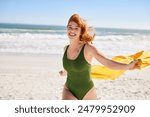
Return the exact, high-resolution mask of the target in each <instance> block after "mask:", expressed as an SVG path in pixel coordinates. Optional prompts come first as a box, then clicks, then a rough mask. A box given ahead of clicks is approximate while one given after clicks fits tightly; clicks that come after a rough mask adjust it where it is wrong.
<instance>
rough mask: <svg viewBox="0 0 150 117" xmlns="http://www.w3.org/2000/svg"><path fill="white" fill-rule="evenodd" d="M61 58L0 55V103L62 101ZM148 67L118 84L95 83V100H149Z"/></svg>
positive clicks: (64, 79) (97, 81)
mask: <svg viewBox="0 0 150 117" xmlns="http://www.w3.org/2000/svg"><path fill="white" fill-rule="evenodd" d="M61 59H62V55H30V54H28V55H22V54H1V55H0V99H1V100H5V99H6V100H21V99H23V100H28V99H29V100H35V99H38V100H61V96H62V89H63V85H64V83H65V81H66V77H61V76H60V75H59V71H60V70H62V61H61ZM149 73H150V67H147V68H144V69H142V70H133V71H127V72H125V74H123V75H122V76H121V77H119V78H118V79H117V80H114V81H113V80H95V79H93V81H94V84H95V87H96V91H97V99H98V100H100V99H101V100H105V99H112V100H117V99H121V100H125V99H131V100H132V99H144V100H145V99H146V100H147V99H150V77H149Z"/></svg>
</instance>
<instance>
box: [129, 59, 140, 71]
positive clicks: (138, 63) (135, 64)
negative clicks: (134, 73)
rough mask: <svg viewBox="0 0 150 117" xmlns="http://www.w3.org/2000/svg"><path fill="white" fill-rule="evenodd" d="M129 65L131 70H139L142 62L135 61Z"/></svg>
mask: <svg viewBox="0 0 150 117" xmlns="http://www.w3.org/2000/svg"><path fill="white" fill-rule="evenodd" d="M128 65H129V70H133V69H138V68H140V66H141V60H140V59H138V60H134V61H132V62H131V63H129V64H128Z"/></svg>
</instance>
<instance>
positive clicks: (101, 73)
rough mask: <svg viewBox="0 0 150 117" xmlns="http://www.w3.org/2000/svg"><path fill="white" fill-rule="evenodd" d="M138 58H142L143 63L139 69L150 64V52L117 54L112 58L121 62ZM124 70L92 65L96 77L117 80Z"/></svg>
mask: <svg viewBox="0 0 150 117" xmlns="http://www.w3.org/2000/svg"><path fill="white" fill-rule="evenodd" d="M137 59H140V60H141V65H140V68H139V69H142V68H144V67H147V66H149V65H150V52H149V51H141V52H138V53H136V54H134V55H130V56H115V57H113V58H112V60H114V61H117V62H121V63H130V62H131V61H133V60H137ZM124 72H125V70H112V69H109V68H107V67H105V66H100V65H92V71H91V77H92V78H96V79H112V80H115V79H116V78H118V77H119V76H120V75H121V74H123V73H124Z"/></svg>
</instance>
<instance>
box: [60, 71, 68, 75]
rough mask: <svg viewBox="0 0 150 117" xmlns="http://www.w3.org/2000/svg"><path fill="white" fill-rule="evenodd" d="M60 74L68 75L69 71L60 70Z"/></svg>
mask: <svg viewBox="0 0 150 117" xmlns="http://www.w3.org/2000/svg"><path fill="white" fill-rule="evenodd" d="M59 74H60V76H66V75H67V72H66V71H65V70H61V71H59Z"/></svg>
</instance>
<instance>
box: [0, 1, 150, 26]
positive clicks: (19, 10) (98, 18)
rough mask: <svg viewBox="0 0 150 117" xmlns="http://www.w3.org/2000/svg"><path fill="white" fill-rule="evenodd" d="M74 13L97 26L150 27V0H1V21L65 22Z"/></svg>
mask: <svg viewBox="0 0 150 117" xmlns="http://www.w3.org/2000/svg"><path fill="white" fill-rule="evenodd" d="M74 13H77V14H79V15H80V16H81V17H82V18H84V19H85V20H87V22H88V23H89V25H91V26H94V27H110V28H130V29H150V0H0V23H22V24H44V25H66V24H67V21H68V19H69V17H70V16H71V15H72V14H74Z"/></svg>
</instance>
